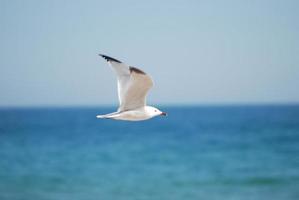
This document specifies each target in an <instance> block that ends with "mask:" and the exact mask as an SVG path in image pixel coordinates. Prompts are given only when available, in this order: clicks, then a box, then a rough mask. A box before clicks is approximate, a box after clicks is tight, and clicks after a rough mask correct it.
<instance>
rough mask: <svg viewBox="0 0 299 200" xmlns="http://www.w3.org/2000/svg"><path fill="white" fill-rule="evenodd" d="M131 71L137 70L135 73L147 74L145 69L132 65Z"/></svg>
mask: <svg viewBox="0 0 299 200" xmlns="http://www.w3.org/2000/svg"><path fill="white" fill-rule="evenodd" d="M130 72H131V73H132V72H135V73H137V74H146V73H145V72H144V71H142V70H140V69H138V68H136V67H132V66H130Z"/></svg>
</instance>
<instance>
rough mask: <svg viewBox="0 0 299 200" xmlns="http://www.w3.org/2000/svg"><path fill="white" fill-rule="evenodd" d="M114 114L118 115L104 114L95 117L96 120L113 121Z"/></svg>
mask: <svg viewBox="0 0 299 200" xmlns="http://www.w3.org/2000/svg"><path fill="white" fill-rule="evenodd" d="M116 114H118V112H114V113H109V114H106V115H97V118H98V119H113V118H114V117H115V115H116Z"/></svg>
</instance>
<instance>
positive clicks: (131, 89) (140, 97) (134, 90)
mask: <svg viewBox="0 0 299 200" xmlns="http://www.w3.org/2000/svg"><path fill="white" fill-rule="evenodd" d="M100 56H102V57H103V58H105V59H106V60H107V62H108V63H109V64H110V66H111V67H112V68H113V69H114V71H115V72H116V75H117V88H118V98H119V108H118V111H119V112H121V111H125V110H132V109H136V108H140V107H142V106H145V105H146V95H147V92H148V91H149V90H150V88H151V87H152V86H153V81H152V79H151V78H150V77H149V76H148V75H147V74H145V73H144V72H143V71H141V70H140V69H137V68H135V67H129V66H127V65H126V64H124V63H122V62H120V61H119V60H116V59H114V58H111V57H109V56H105V55H100Z"/></svg>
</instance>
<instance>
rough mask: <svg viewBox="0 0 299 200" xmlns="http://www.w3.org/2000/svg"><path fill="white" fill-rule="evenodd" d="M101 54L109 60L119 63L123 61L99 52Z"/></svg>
mask: <svg viewBox="0 0 299 200" xmlns="http://www.w3.org/2000/svg"><path fill="white" fill-rule="evenodd" d="M99 56H102V57H103V58H104V59H105V60H107V62H109V61H114V62H117V63H121V61H119V60H116V59H115V58H111V57H109V56H106V55H103V54H99Z"/></svg>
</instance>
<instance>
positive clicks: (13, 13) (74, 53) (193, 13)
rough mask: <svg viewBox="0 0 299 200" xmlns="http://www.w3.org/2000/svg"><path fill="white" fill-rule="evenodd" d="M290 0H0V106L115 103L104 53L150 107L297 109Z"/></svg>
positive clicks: (295, 6)
mask: <svg viewBox="0 0 299 200" xmlns="http://www.w3.org/2000/svg"><path fill="white" fill-rule="evenodd" d="M298 21H299V3H298V1H296V0H294V1H275V0H269V1H266V0H265V1H262V0H252V1H237V0H236V1H70V0H69V1H67V0H65V1H50V0H49V1H22V0H20V1H14V0H0V27H1V30H0V44H1V45H0V106H43V105H54V106H59V105H62V106H63V105H69V106H72V105H101V104H109V105H116V104H117V93H116V80H115V75H114V74H113V73H112V71H111V69H110V68H109V67H108V65H107V64H106V63H105V61H104V60H103V59H101V58H100V57H99V56H97V54H98V53H103V54H107V55H110V56H112V57H115V58H117V59H119V60H121V61H123V62H126V63H127V64H129V65H132V66H136V67H139V68H141V69H143V70H144V71H146V72H147V73H149V74H150V75H151V76H152V77H153V79H154V82H155V86H154V88H153V89H152V90H151V92H150V94H149V100H148V101H149V103H159V104H166V105H167V104H214V103H216V104H218V103H220V104H225V103H267V102H268V103H288V102H295V103H299V92H298V91H299V89H298V87H299V65H298V63H299V23H298Z"/></svg>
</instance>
